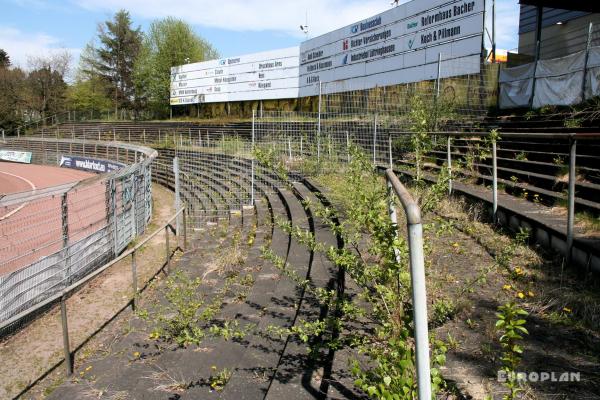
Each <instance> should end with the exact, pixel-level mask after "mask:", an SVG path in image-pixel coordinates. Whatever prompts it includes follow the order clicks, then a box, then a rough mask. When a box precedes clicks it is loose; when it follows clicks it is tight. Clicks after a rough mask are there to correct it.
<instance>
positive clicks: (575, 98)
mask: <svg viewBox="0 0 600 400" xmlns="http://www.w3.org/2000/svg"><path fill="white" fill-rule="evenodd" d="M582 89H583V71H579V72H575V73H572V74H565V75H560V76H554V77H549V78H538V79H536V80H535V95H534V96H533V108H540V107H543V106H545V105H548V104H552V105H557V106H569V105H572V104H577V103H581V100H582V99H581V94H582Z"/></svg>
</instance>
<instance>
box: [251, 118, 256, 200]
mask: <svg viewBox="0 0 600 400" xmlns="http://www.w3.org/2000/svg"><path fill="white" fill-rule="evenodd" d="M255 125H256V110H252V152H254V146H255V144H256V143H255V137H254V129H255ZM254 162H255V161H254V154H253V155H252V180H251V182H250V186H251V187H250V205H251V206H253V205H254Z"/></svg>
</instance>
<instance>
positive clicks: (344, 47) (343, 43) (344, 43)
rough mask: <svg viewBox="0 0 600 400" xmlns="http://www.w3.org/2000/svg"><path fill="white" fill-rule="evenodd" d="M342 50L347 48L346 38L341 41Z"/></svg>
mask: <svg viewBox="0 0 600 400" xmlns="http://www.w3.org/2000/svg"><path fill="white" fill-rule="evenodd" d="M342 50H348V39H345V40H344V41H343V42H342Z"/></svg>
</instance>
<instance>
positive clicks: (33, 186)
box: [0, 171, 37, 221]
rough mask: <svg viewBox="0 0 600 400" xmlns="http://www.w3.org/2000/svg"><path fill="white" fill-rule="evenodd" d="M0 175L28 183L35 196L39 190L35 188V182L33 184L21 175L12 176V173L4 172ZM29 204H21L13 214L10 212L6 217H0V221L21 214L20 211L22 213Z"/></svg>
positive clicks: (0, 172)
mask: <svg viewBox="0 0 600 400" xmlns="http://www.w3.org/2000/svg"><path fill="white" fill-rule="evenodd" d="M0 174H5V175H10V176H12V177H14V178H17V179H20V180H22V181H25V182H26V183H28V184H29V186H31V191H32V193H31V194H35V192H36V190H37V188H36V187H35V185H34V184H33V182H31V181H30V180H29V179H27V178H23V177H22V176H19V175H15V174H11V173H10V172H4V171H0ZM27 204H29V202H26V203H23V204H21V205H20V206H19V207H17V208H15V209H14V210H12V211H11V212H9V213H8V214H6V215H4V216H2V217H0V221H3V220H5V219H6V218H8V217H10V216H11V215H13V214H16V213H18V212H19V211H21V210H22V209H23V207H25V206H26V205H27Z"/></svg>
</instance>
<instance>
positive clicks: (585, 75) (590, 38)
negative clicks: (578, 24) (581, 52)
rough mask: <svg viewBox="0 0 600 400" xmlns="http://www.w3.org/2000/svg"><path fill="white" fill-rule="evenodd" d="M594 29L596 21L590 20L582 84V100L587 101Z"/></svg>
mask: <svg viewBox="0 0 600 400" xmlns="http://www.w3.org/2000/svg"><path fill="white" fill-rule="evenodd" d="M593 30H594V23H593V22H590V25H589V27H588V36H587V43H586V46H585V60H584V62H583V82H582V84H581V101H585V86H586V80H587V69H588V61H589V58H590V47H591V46H592V33H593Z"/></svg>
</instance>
